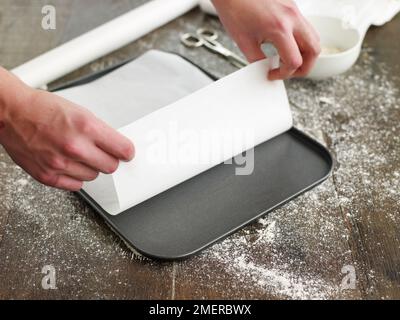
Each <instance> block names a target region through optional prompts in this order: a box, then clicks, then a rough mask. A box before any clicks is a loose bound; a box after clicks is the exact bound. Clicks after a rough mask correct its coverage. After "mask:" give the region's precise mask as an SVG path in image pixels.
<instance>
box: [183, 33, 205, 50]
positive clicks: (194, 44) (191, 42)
mask: <svg viewBox="0 0 400 320" xmlns="http://www.w3.org/2000/svg"><path fill="white" fill-rule="evenodd" d="M181 42H182V43H183V44H184V45H185V46H186V47H188V48H200V47H201V46H203V45H204V41H203V39H202V38H200V37H198V36H196V35H194V34H192V33H185V34H183V35H182V36H181Z"/></svg>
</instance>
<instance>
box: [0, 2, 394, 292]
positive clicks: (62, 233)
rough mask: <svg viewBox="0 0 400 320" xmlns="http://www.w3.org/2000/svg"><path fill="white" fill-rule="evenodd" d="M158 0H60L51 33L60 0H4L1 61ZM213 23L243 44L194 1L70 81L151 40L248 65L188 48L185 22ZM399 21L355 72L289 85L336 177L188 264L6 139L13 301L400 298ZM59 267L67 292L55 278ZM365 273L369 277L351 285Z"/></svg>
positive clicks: (0, 205)
mask: <svg viewBox="0 0 400 320" xmlns="http://www.w3.org/2000/svg"><path fill="white" fill-rule="evenodd" d="M144 2H146V1H144V0H140V1H139V0H120V1H112V0H96V1H94V0H90V1H89V0H88V1H73V0H68V1H66V0H54V1H52V3H54V4H55V6H56V9H57V29H56V30H53V31H44V30H43V29H42V28H41V19H42V14H41V8H42V6H43V5H45V4H47V1H44V0H34V1H28V0H25V1H13V0H2V1H1V4H0V64H1V65H3V66H4V67H6V68H12V67H14V66H17V65H19V64H21V63H22V62H24V61H26V60H29V59H30V58H33V57H35V56H36V55H38V54H40V53H42V52H45V51H47V50H49V49H51V48H53V47H55V46H57V45H59V44H61V43H63V42H65V41H67V40H69V39H71V38H74V37H75V36H78V35H79V34H81V33H83V32H85V31H87V30H90V29H92V28H93V27H96V26H98V25H100V24H102V23H104V22H105V21H108V20H110V19H111V18H113V17H116V16H118V15H119V14H122V13H123V12H125V11H127V10H129V9H131V8H134V7H136V6H138V5H140V4H142V3H144ZM200 26H208V27H212V28H214V29H216V30H218V31H219V32H220V33H221V34H222V42H223V43H224V44H225V45H227V46H229V47H231V48H232V49H234V50H237V48H236V47H235V46H234V44H233V43H232V41H231V40H229V38H228V37H227V36H226V34H225V33H224V32H223V30H222V27H221V25H220V23H219V22H218V20H217V19H215V18H212V17H207V16H205V15H204V14H203V13H201V12H200V10H193V11H192V12H190V13H188V14H187V15H185V16H184V17H182V18H180V19H178V20H176V21H174V22H172V23H170V24H168V25H167V26H165V27H163V28H161V29H159V30H157V31H155V32H153V33H151V34H149V35H148V36H146V37H144V38H142V39H141V40H139V41H136V42H134V43H132V44H131V45H129V46H127V47H125V48H123V49H121V50H119V51H117V52H115V53H113V54H111V55H109V56H107V57H104V58H102V59H100V60H98V61H95V62H93V63H91V64H90V65H88V66H86V67H84V68H82V69H80V70H79V71H76V72H74V73H73V74H71V75H69V76H67V77H65V78H64V79H62V80H60V81H58V83H64V82H65V81H68V80H72V79H76V78H77V77H79V76H82V75H86V74H90V73H91V72H93V71H97V70H101V69H103V68H105V67H107V66H110V65H113V64H115V63H118V62H119V61H122V60H125V59H126V58H130V57H136V56H138V55H139V54H141V53H143V52H145V51H146V50H149V49H151V48H157V49H162V50H167V51H174V52H178V53H180V54H183V55H184V56H186V57H188V58H189V59H192V60H193V61H194V62H196V63H198V64H199V65H200V66H202V67H204V68H205V69H206V70H208V71H210V72H211V73H213V74H215V75H217V76H223V75H226V74H228V73H230V72H232V71H234V69H233V68H232V67H231V66H230V65H229V64H227V63H226V62H225V61H224V60H222V59H220V58H219V57H217V56H214V55H212V54H211V53H209V52H207V51H203V50H189V49H185V48H184V47H183V46H181V45H180V43H179V39H178V35H179V33H180V32H184V31H193V30H195V29H196V28H197V27H200ZM399 28H400V16H398V17H397V18H395V19H394V20H393V21H392V22H390V23H389V24H387V25H385V26H384V27H381V28H373V29H371V30H370V31H369V33H368V36H367V39H366V42H365V45H364V48H363V52H362V56H361V58H360V60H359V61H358V63H357V65H356V66H355V67H354V68H353V69H352V70H351V71H350V72H349V73H347V74H345V75H343V76H339V77H336V78H334V79H330V80H326V81H320V82H313V81H309V80H290V81H288V82H287V89H288V94H289V98H290V102H291V105H292V109H293V112H294V116H295V122H296V126H297V127H298V128H300V129H302V130H304V131H305V132H307V133H308V134H310V135H311V136H313V137H315V138H316V139H318V140H319V141H320V142H322V143H323V144H325V145H326V146H327V147H328V148H329V149H330V150H331V152H332V153H333V154H334V155H335V157H336V160H337V163H336V166H335V170H334V173H333V176H332V177H331V178H330V179H329V180H328V181H326V182H325V183H324V184H323V185H321V186H319V187H317V188H316V189H314V190H312V191H310V192H308V193H307V194H305V195H302V196H300V197H299V198H297V199H296V200H294V201H292V202H290V203H289V204H287V205H285V206H284V207H282V208H280V209H279V210H276V211H274V212H273V213H271V214H269V215H268V216H267V217H265V218H264V219H261V220H260V221H259V222H257V223H254V224H252V225H251V226H248V227H247V228H245V229H244V230H242V231H240V232H239V233H237V234H235V235H234V236H232V237H230V238H229V239H227V240H225V241H224V242H223V243H220V244H217V245H215V246H213V247H212V248H210V249H208V250H206V251H205V252H203V253H202V254H200V255H199V256H196V257H194V258H191V259H189V260H186V261H183V262H174V263H159V262H154V261H149V260H147V259H144V258H143V257H140V256H139V255H137V254H134V253H131V251H129V250H128V249H127V248H126V247H125V245H124V244H123V243H122V242H121V241H120V240H119V239H118V238H117V237H116V236H115V235H114V234H113V233H112V232H111V231H110V230H109V229H108V228H107V226H106V225H105V224H104V223H103V222H102V221H101V219H99V218H98V217H97V216H96V215H95V213H94V212H93V211H92V210H90V209H89V208H88V207H87V206H86V205H85V204H84V203H83V202H82V201H80V200H79V199H78V198H77V197H76V196H75V195H73V194H71V193H68V192H62V191H56V190H53V189H50V188H47V187H44V186H41V185H40V184H38V183H36V182H35V181H34V180H32V179H31V178H30V177H29V176H27V175H26V174H25V173H24V172H23V171H22V170H21V169H19V168H18V167H17V166H16V165H14V164H13V162H12V161H11V160H10V158H9V157H8V156H7V154H6V153H5V152H4V150H2V149H1V151H0V298H24V299H25V298H39V299H46V298H57V299H60V298H74V299H83V298H118V299H127V298H129V299H131V298H132V299H156V298H162V299H191V298H201V299H203V298H218V299H219V298H238V299H239V298H240V299H242V298H257V299H259V298H261V299H274V298H278V299H305V298H321V299H325V298H334V299H348V298H356V299H365V298H378V299H381V298H383V299H391V298H400V248H399V245H400V223H399V222H400V217H399V214H400V191H399V179H400V125H399V122H400V93H399V86H400V78H399V75H400V62H399V58H398V57H399V52H400V42H399V41H396V39H398V30H399ZM46 265H51V266H53V267H54V269H55V272H56V273H55V275H56V286H57V289H54V290H44V289H43V288H42V284H41V282H42V278H43V277H44V274H42V272H41V271H42V268H43V267H44V266H46ZM353 271H354V276H355V279H356V282H355V285H354V286H352V283H351V281H350V282H346V281H344V282H346V283H347V285H346V284H342V282H343V279H344V277H345V276H346V275H347V278H345V280H348V278H349V277H350V278H351V277H352V275H353ZM342 272H344V273H342ZM349 284H350V285H349Z"/></svg>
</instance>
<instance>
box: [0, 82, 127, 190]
mask: <svg viewBox="0 0 400 320" xmlns="http://www.w3.org/2000/svg"><path fill="white" fill-rule="evenodd" d="M0 75H1V74H0ZM9 76H10V75H9ZM6 78H7V77H6ZM11 78H14V77H12V76H11ZM13 81H17V82H19V81H18V80H16V79H13ZM3 84H4V83H3ZM16 86H17V87H18V88H17V90H18V91H14V93H13V91H11V92H10V91H9V92H8V94H9V95H10V96H13V95H17V96H18V97H17V98H15V97H13V98H12V99H2V98H1V97H0V103H1V102H3V105H2V106H0V107H1V108H2V110H0V111H2V115H1V117H0V144H2V145H3V147H4V148H5V150H6V151H7V153H8V154H9V155H10V157H11V158H12V159H13V160H14V161H15V163H17V164H18V165H19V166H21V167H22V168H23V169H24V170H25V171H26V172H27V173H29V174H30V175H31V176H32V177H33V178H35V179H36V180H38V181H39V182H41V183H43V184H45V185H48V186H51V187H56V188H60V189H65V190H71V191H77V190H79V189H81V188H82V185H83V182H84V181H91V180H94V179H96V178H97V176H98V175H99V173H100V172H102V173H106V174H111V173H113V172H114V171H116V170H117V168H118V164H119V161H120V160H123V161H129V160H131V159H132V158H133V156H134V146H133V144H132V142H131V141H130V140H128V139H127V138H126V137H124V136H122V135H121V134H120V133H118V132H117V131H115V130H114V129H112V128H110V127H109V126H108V125H106V124H105V123H104V122H102V121H101V120H99V119H98V118H96V117H95V116H94V115H93V114H92V113H90V112H89V111H87V110H86V109H83V108H81V107H79V106H77V105H75V104H73V103H71V102H69V101H67V100H65V99H63V98H61V97H58V96H56V95H54V94H51V93H48V92H45V91H38V90H33V89H30V88H28V87H26V86H25V85H24V84H22V83H19V84H18V85H16ZM2 87H3V86H0V89H2ZM3 89H4V87H3ZM2 94H4V92H3V93H2ZM4 101H7V103H4ZM10 101H12V103H10Z"/></svg>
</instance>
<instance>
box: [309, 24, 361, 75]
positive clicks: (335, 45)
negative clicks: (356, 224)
mask: <svg viewBox="0 0 400 320" xmlns="http://www.w3.org/2000/svg"><path fill="white" fill-rule="evenodd" d="M307 19H308V21H309V22H310V23H311V24H312V25H313V26H314V28H315V29H316V30H317V32H318V33H319V35H320V37H321V47H322V48H323V52H322V53H321V55H320V56H319V57H318V59H317V62H316V64H315V66H314V68H313V69H312V70H311V72H310V74H309V75H308V76H307V78H310V79H325V78H328V77H332V76H335V75H338V74H341V73H344V72H346V71H347V70H349V69H350V68H351V67H352V66H353V65H354V63H355V62H356V61H357V59H358V57H359V55H360V52H361V46H362V42H363V37H362V35H361V32H360V31H359V30H357V29H354V28H350V27H347V26H346V25H345V24H344V23H343V22H342V20H341V19H339V18H334V17H324V16H308V17H307ZM336 49H337V50H336ZM327 50H328V51H331V52H330V53H327V52H324V51H327ZM336 51H338V52H337V53H334V52H336Z"/></svg>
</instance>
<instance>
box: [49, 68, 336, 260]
mask: <svg viewBox="0 0 400 320" xmlns="http://www.w3.org/2000/svg"><path fill="white" fill-rule="evenodd" d="M127 62H129V61H126V62H124V63H121V64H119V65H118V66H115V67H111V68H109V69H107V70H105V71H102V72H99V73H96V74H93V75H90V76H87V77H85V78H81V79H79V80H77V81H74V82H72V83H68V84H67V85H64V86H62V87H59V88H57V89H55V90H53V91H56V90H61V89H65V88H68V87H72V86H76V85H80V84H84V83H88V82H90V81H93V80H95V79H97V78H99V77H101V76H103V75H105V74H107V73H108V72H111V71H113V70H115V69H116V68H118V67H120V66H122V65H124V64H125V63H127ZM201 70H202V69H201ZM202 71H203V72H205V71H204V70H202ZM205 73H206V74H207V75H208V76H210V77H211V78H212V79H214V80H216V79H215V77H213V76H212V75H211V74H209V73H207V72H205ZM254 161H255V164H254V172H253V174H251V175H248V176H245V175H243V176H240V175H235V169H236V168H237V166H235V165H227V164H220V165H218V166H216V167H213V168H211V169H209V170H208V171H206V172H203V173H201V174H199V175H197V176H195V177H193V178H191V179H189V180H187V181H185V182H183V183H181V184H179V185H177V186H175V187H173V188H171V189H169V190H167V191H165V192H163V193H161V194H158V195H157V196H155V197H153V198H151V199H149V200H147V201H145V202H143V203H141V204H139V205H137V206H135V207H132V208H130V209H128V210H126V211H125V212H123V213H121V214H119V215H117V216H112V215H109V214H108V213H107V212H106V211H104V210H103V209H102V208H101V207H100V206H99V205H98V204H97V203H96V201H94V200H93V199H92V198H91V197H90V196H89V195H88V194H87V193H86V192H84V191H80V192H78V195H79V196H80V197H82V198H83V199H84V200H85V201H86V202H87V203H88V204H89V205H90V206H91V207H92V208H93V209H94V210H95V211H96V212H97V213H98V214H99V215H100V216H102V217H103V219H104V220H105V221H106V222H107V224H108V225H109V226H110V227H111V229H112V230H113V231H114V232H115V233H116V234H117V235H118V236H120V237H121V238H122V239H123V240H124V241H125V242H126V244H127V245H128V246H129V247H131V248H133V249H134V250H136V251H138V252H140V253H141V254H143V255H145V256H147V257H150V258H153V259H161V260H176V259H184V258H188V257H190V256H192V255H194V254H196V253H198V252H200V251H201V250H203V249H205V248H207V247H209V246H211V245H212V244H214V243H215V242H217V241H220V240H222V239H224V238H226V237H227V236H229V235H230V234H232V233H234V232H235V231H238V230H239V229H241V228H243V227H244V226H246V225H248V224H249V223H251V222H253V221H255V220H257V219H259V218H260V217H262V216H264V215H266V214H267V213H269V212H271V211H272V210H274V209H276V208H277V207H279V206H281V205H283V204H284V203H286V202H288V201H290V200H292V199H293V198H295V197H296V196H298V195H300V194H302V193H304V192H306V191H307V190H309V189H311V188H313V187H315V186H316V185H318V184H319V183H321V182H322V181H324V180H325V179H327V178H328V177H329V175H330V173H331V171H332V168H333V159H332V156H331V155H330V153H329V152H328V150H327V149H326V148H325V147H323V146H322V145H321V144H319V143H318V142H316V141H315V140H313V139H312V138H310V137H308V136H307V135H305V134H304V133H302V132H300V131H299V130H297V129H295V128H292V129H291V130H289V131H287V132H285V133H283V134H281V135H279V136H277V137H275V138H273V139H271V140H269V141H267V142H264V143H263V144H261V145H259V146H257V147H256V148H255V149H254ZM132 192H135V190H132Z"/></svg>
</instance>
